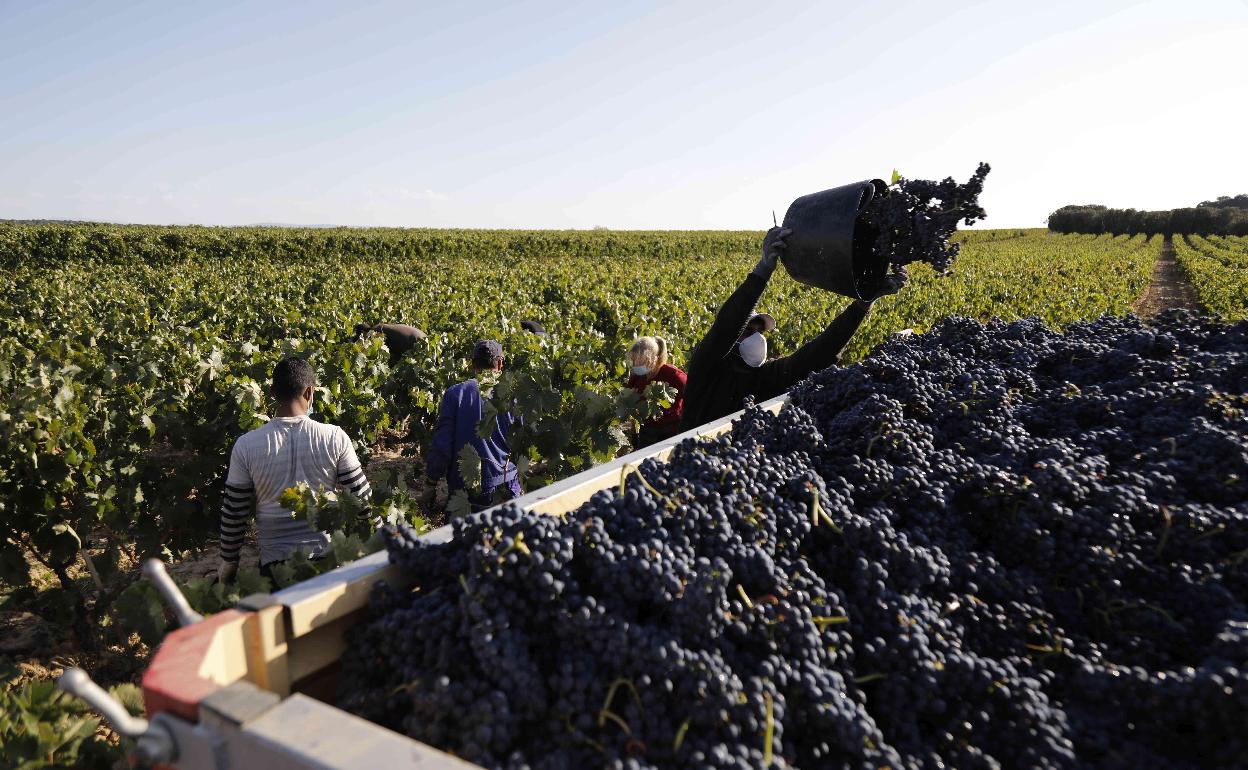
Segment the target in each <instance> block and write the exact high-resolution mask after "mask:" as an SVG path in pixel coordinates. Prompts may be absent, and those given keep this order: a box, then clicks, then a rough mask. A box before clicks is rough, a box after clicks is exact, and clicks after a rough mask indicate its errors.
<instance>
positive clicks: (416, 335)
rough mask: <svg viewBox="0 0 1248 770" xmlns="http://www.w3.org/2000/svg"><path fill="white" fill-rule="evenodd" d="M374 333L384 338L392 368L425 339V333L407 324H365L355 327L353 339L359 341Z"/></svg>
mask: <svg viewBox="0 0 1248 770" xmlns="http://www.w3.org/2000/svg"><path fill="white" fill-rule="evenodd" d="M370 332H376V333H378V334H381V335H383V336H384V337H385V338H386V347H387V348H389V350H390V365H391V366H394V365H395V364H397V363H398V362H399V360H400V359H402V358H403V355H404V354H405V353H407V351H409V350H411V349H412V348H414V347H416V343H417V342H421V341H423V340H424V339H425V333H424V332H423V331H421V330H420V329H417V328H416V327H415V326H408V325H407V324H377V325H371V324H365V323H360V324H356V325H355V336H354V338H353V339H357V340H358V339H360V338H362V337H363V336H364V335H365V334H369V333H370Z"/></svg>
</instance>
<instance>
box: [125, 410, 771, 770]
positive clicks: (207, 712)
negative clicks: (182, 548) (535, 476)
mask: <svg viewBox="0 0 1248 770" xmlns="http://www.w3.org/2000/svg"><path fill="white" fill-rule="evenodd" d="M787 402H788V397H787V396H780V397H778V398H774V399H771V400H770V401H766V402H764V403H763V404H761V405H760V406H761V407H762V408H764V409H767V410H769V411H771V412H773V413H775V412H779V411H780V408H781V407H782V406H783V405H784V404H785V403H787ZM741 414H742V413H741V412H736V413H734V414H731V415H729V416H727V417H724V418H722V419H719V420H715V421H713V422H710V423H707V424H705V425H702V426H700V427H698V428H694V429H693V430H690V431H686V432H685V433H681V434H680V435H677V436H675V437H673V438H671V439H668V440H666V441H663V442H661V443H659V444H656V445H653V446H650V447H647V448H645V449H641V450H638V451H636V452H633V453H631V454H628V455H625V456H624V457H620V458H617V459H615V460H613V461H611V462H609V463H604V464H602V465H599V466H596V467H594V468H591V469H589V470H586V471H584V472H582V473H578V474H576V475H575V476H571V477H569V478H567V479H564V480H563V481H560V482H558V483H555V484H551V485H549V486H547V487H543V488H541V489H538V490H535V491H533V492H530V493H528V494H526V495H523V496H521V497H519V498H517V499H515V500H514V501H511V503H509V504H515V505H519V506H520V507H522V508H523V509H525V510H528V511H533V512H536V513H546V514H561V513H565V512H567V511H570V510H573V509H575V508H576V507H578V506H580V505H581V504H582V503H584V502H585V501H587V500H589V499H590V497H592V496H593V495H594V493H596V492H598V491H601V490H603V489H607V488H609V487H612V486H614V485H616V484H618V483H619V481H620V478H621V477H622V475H623V474H624V473H626V472H627V470H628V469H629V468H631V467H635V466H637V465H639V464H640V463H642V462H643V461H645V460H648V459H656V460H659V461H664V460H666V459H667V457H668V456H669V455H670V454H671V452H672V450H673V449H674V448H675V447H676V445H677V444H679V443H680V442H681V441H683V440H685V439H688V438H697V437H713V436H717V435H719V434H721V433H724V432H726V431H728V430H729V429H730V428H731V426H732V423H733V422H734V421H735V420H736V419H737V418H738V417H740V416H741ZM450 537H451V527H450V526H449V525H448V526H444V527H440V528H438V529H436V530H434V531H432V532H430V533H428V534H426V535H425V536H424V538H423V539H425V540H427V541H431V542H445V541H446V540H449V539H450ZM378 580H385V581H387V582H389V583H391V584H392V585H396V586H402V585H403V584H404V582H405V581H404V580H403V578H402V576H401V575H400V573H399V571H398V570H397V569H396V568H394V567H392V566H391V565H390V563H389V559H388V556H387V554H386V553H385V552H384V551H382V552H379V553H375V554H371V555H369V556H367V557H365V558H363V559H359V560H357V561H354V562H352V563H350V564H346V565H343V566H342V567H339V568H338V569H335V570H333V571H331V572H327V573H325V574H324V575H319V576H317V577H315V578H312V579H311V580H305V581H303V582H302V583H298V584H296V585H293V586H290V587H289V588H286V589H284V590H281V591H278V592H276V593H274V594H271V595H270V594H259V595H255V596H250V597H247V598H246V599H244V600H243V601H242V602H240V603H239V605H238V608H236V609H232V610H227V611H225V612H221V613H218V614H216V615H213V616H211V617H209V618H207V619H205V620H204V621H202V622H200V623H196V624H194V625H189V626H186V627H183V628H180V629H178V630H176V631H174V632H172V633H170V634H168V635H167V636H166V637H165V640H164V642H163V643H162V644H161V646H160V648H159V649H157V651H156V653H155V654H154V655H153V656H152V662H151V664H150V665H149V666H148V669H147V671H146V672H145V673H144V676H143V693H144V704H145V707H146V711H147V713H148V715H149V717H150V718H151V719H152V724H153V726H154V727H158V728H159V729H161V730H163V731H166V732H168V733H169V734H170V735H171V736H172V739H173V743H174V744H175V745H176V754H177V756H176V757H171V758H165V759H164V760H163V761H166V762H168V761H172V762H173V763H174V764H176V766H177V767H179V768H184V770H209V769H210V768H211V770H226V769H232V768H241V767H264V768H265V770H284V769H285V768H291V769H292V770H294V769H296V768H299V769H303V768H327V769H328V768H334V769H335V770H337V769H338V768H341V769H342V770H346V769H347V768H358V767H365V766H376V767H379V768H380V767H387V768H389V767H421V768H448V769H451V768H455V769H463V768H470V767H475V765H470V764H468V763H465V762H463V761H462V760H459V759H456V758H455V757H452V756H450V755H448V754H444V753H442V752H439V751H437V750H435V749H433V748H431V747H429V746H426V745H424V744H422V743H419V742H417V741H414V740H411V739H410V738H407V737H406V736H403V735H399V734H398V733H395V732H392V731H390V730H387V729H385V728H382V727H380V726H378V725H374V724H372V723H370V722H366V721H364V720H361V719H359V718H356V717H354V716H352V715H350V714H347V713H346V712H343V711H341V710H339V709H336V708H334V707H333V706H332V705H329V704H328V703H325V702H322V701H323V700H329V699H331V698H332V696H333V689H334V688H333V686H334V679H335V676H336V671H337V662H338V659H339V658H340V657H341V656H342V652H343V650H344V648H345V642H344V639H343V634H344V633H345V631H346V630H347V629H348V628H349V627H350V626H351V625H352V624H353V623H354V622H356V621H357V620H358V619H359V616H360V614H361V613H363V612H364V611H365V610H366V609H367V606H368V595H369V593H370V591H371V589H372V586H373V585H374V584H375V583H376V582H377V581H378ZM309 696H312V697H309ZM318 698H319V699H318Z"/></svg>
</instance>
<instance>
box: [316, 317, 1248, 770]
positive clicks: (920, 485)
mask: <svg viewBox="0 0 1248 770" xmlns="http://www.w3.org/2000/svg"><path fill="white" fill-rule="evenodd" d="M1246 414H1248V323H1241V324H1239V325H1237V326H1221V325H1216V324H1213V323H1211V322H1208V321H1206V320H1204V319H1201V318H1199V317H1196V316H1192V315H1186V314H1171V315H1168V316H1163V317H1161V318H1160V319H1157V320H1155V321H1154V322H1153V324H1152V325H1150V326H1146V325H1144V324H1143V323H1142V322H1140V321H1139V320H1137V319H1133V318H1129V319H1115V318H1106V319H1102V320H1100V321H1097V322H1094V323H1090V324H1082V325H1076V326H1073V327H1071V328H1070V329H1068V330H1067V332H1066V333H1065V334H1058V333H1055V332H1053V331H1050V330H1048V329H1046V328H1045V327H1044V326H1043V325H1041V324H1039V323H1038V322H1034V321H1019V322H1015V323H1009V324H1007V323H1002V322H993V323H991V324H989V325H981V324H979V323H976V322H973V321H969V320H966V319H956V318H955V319H950V320H948V321H946V322H944V323H942V324H941V325H940V326H938V327H937V328H935V329H933V330H932V331H930V332H929V333H927V334H923V335H919V336H916V337H911V338H908V339H905V340H896V341H893V342H890V343H887V344H886V345H884V346H882V347H881V348H879V349H877V350H876V351H875V353H874V354H873V355H872V356H870V357H869V358H868V359H866V360H864V361H863V362H862V363H861V364H858V365H855V366H852V367H849V368H845V369H836V368H834V369H829V370H826V371H824V372H820V373H817V374H816V375H814V376H812V377H811V378H810V379H808V380H807V381H806V382H804V383H802V384H801V385H799V386H798V387H797V388H796V389H795V390H794V392H793V393H792V403H791V404H790V405H789V406H786V407H785V408H784V409H783V410H782V411H781V412H780V413H779V414H778V415H772V414H770V413H768V412H766V411H763V410H759V409H751V410H748V411H747V412H746V414H745V416H744V417H743V418H742V419H740V420H738V422H737V423H736V424H735V426H734V427H733V429H732V431H731V432H730V433H729V434H726V435H723V436H721V437H719V438H717V439H714V440H702V441H692V440H691V441H687V442H684V443H683V444H681V446H680V447H678V449H677V450H676V451H674V452H673V454H672V456H671V457H670V459H669V461H668V462H667V463H666V464H659V463H656V462H652V461H647V462H646V463H644V464H643V465H642V466H641V467H640V468H636V469H631V470H630V471H629V472H627V473H626V474H625V476H624V477H622V479H621V481H620V484H619V487H618V488H615V489H612V490H610V491H604V492H599V493H597V494H596V495H595V496H594V497H593V498H592V499H591V500H590V501H589V502H587V503H585V504H584V505H582V506H581V507H580V508H578V509H577V510H575V511H572V512H570V513H568V514H567V515H565V516H562V517H556V516H542V515H536V514H529V513H524V512H521V511H520V510H518V509H516V508H515V507H506V508H501V509H496V510H493V511H487V512H485V513H482V514H476V515H473V516H469V517H466V518H464V519H461V520H459V521H457V522H456V523H455V525H454V538H453V539H452V540H450V541H449V542H445V543H439V544H433V543H428V542H424V541H421V540H418V539H416V538H415V536H414V535H412V534H411V533H410V532H406V531H396V532H392V533H391V534H390V538H389V550H390V557H391V561H392V562H393V563H395V564H396V565H398V566H399V568H400V569H401V570H402V571H404V572H405V573H406V574H407V576H408V577H410V578H411V579H412V580H413V581H414V582H415V584H416V585H417V586H418V588H417V589H415V590H413V591H402V592H398V591H395V590H393V589H391V588H388V587H386V586H385V585H381V584H379V585H378V586H377V587H376V588H375V590H374V596H373V601H372V609H371V610H370V617H369V618H368V619H367V620H365V621H362V622H361V623H360V624H358V625H357V626H356V627H355V628H354V629H353V630H352V631H351V632H349V642H350V644H349V647H348V652H347V654H346V655H344V657H343V661H342V675H341V679H340V687H341V691H340V703H341V705H342V706H343V707H345V708H347V709H349V710H351V711H353V712H355V713H358V714H360V715H362V716H364V717H366V718H368V719H371V720H373V721H376V722H379V723H381V724H383V725H386V726H388V727H391V728H393V729H395V730H398V731H401V732H404V733H406V734H408V735H410V736H412V737H414V738H416V739H419V740H421V741H425V742H428V743H431V744H432V745H435V746H437V747H440V748H442V749H445V750H447V751H451V752H453V753H455V754H457V755H459V756H462V757H464V758H465V759H468V760H470V761H472V762H475V763H478V764H481V765H483V766H486V767H491V768H515V769H518V768H534V769H538V768H540V769H543V770H547V769H548V770H555V769H557V768H586V767H614V768H638V769H640V768H757V767H765V766H775V767H798V768H839V767H850V768H858V767H872V768H879V767H892V768H903V767H930V768H938V767H958V768H995V767H1040V768H1044V767H1052V768H1067V767H1070V768H1074V767H1103V768H1128V767H1131V768H1136V767H1149V768H1156V767H1179V768H1185V767H1191V768H1196V767H1232V766H1242V765H1243V762H1244V757H1245V756H1248V729H1245V728H1246V724H1245V721H1246V720H1248V418H1246Z"/></svg>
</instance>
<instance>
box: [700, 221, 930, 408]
mask: <svg viewBox="0 0 1248 770" xmlns="http://www.w3.org/2000/svg"><path fill="white" fill-rule="evenodd" d="M790 232H791V231H790V230H788V229H782V228H779V227H773V228H772V229H771V230H768V231H767V237H766V238H764V239H763V255H762V258H761V259H759V261H758V264H757V265H755V266H754V269H753V270H751V271H750V274H749V275H748V276H746V278H745V281H744V282H742V284H741V285H740V286H738V287H737V290H736V291H734V292H733V293H732V296H730V297H729V298H728V300H727V301H726V302H724V304H723V306H722V307H720V309H719V312H718V313H717V314H716V315H715V321H714V322H713V323H712V324H711V328H710V329H709V330H708V331H707V332H706V336H705V337H703V338H702V341H701V342H699V343H698V345H697V347H695V348H694V349H693V353H691V354H690V356H689V361H688V370H689V377H688V381H687V383H686V385H685V404H684V409H683V410H682V414H681V422H680V429H681V430H689V429H691V428H696V427H698V426H699V425H703V424H705V423H708V422H710V421H711V420H716V419H718V418H720V417H723V416H725V415H728V414H732V413H733V412H735V411H737V410H738V409H740V408H741V407H742V405H743V402H744V401H745V399H746V398H747V397H752V398H754V399H755V400H756V401H764V400H766V399H769V398H774V397H775V396H778V395H780V394H781V393H784V392H786V391H788V389H789V388H791V387H793V386H794V385H796V384H797V383H798V382H800V381H801V380H803V379H805V378H806V377H807V376H808V375H809V374H810V373H811V372H815V371H819V370H821V369H826V368H828V367H829V366H832V365H833V364H835V363H836V360H837V358H838V357H839V356H840V354H841V351H842V350H843V349H844V348H845V345H846V343H848V342H849V340H850V338H851V337H853V336H854V332H856V331H857V330H858V327H859V326H860V325H861V324H862V322H863V320H864V319H865V318H866V317H867V313H868V312H869V311H870V309H871V303H872V302H874V301H875V300H876V299H878V298H880V297H883V296H885V295H888V294H896V293H897V292H898V291H900V290H901V288H902V287H903V286H905V284H906V279H907V278H906V274H905V272H904V270H901V271H897V272H893V273H889V275H888V276H887V277H886V278H885V279H884V280H883V281H882V282H881V283H880V286H879V287H878V288H877V290H876V292H875V293H874V295H873V296H872V297H871V298H870V299H865V300H861V299H860V300H855V301H854V302H853V303H852V304H851V305H850V306H849V307H848V308H846V309H845V310H844V311H842V312H841V314H840V315H838V316H837V317H836V318H834V319H832V322H831V323H830V324H828V326H827V328H826V329H824V330H823V331H822V332H821V333H820V334H819V336H817V337H815V338H814V339H813V340H810V341H809V342H807V343H806V344H805V345H802V346H801V347H800V348H798V349H797V350H796V351H794V352H793V354H792V355H789V356H784V357H782V358H775V359H772V360H770V361H768V360H767V340H766V338H765V337H764V336H763V335H764V334H765V333H766V332H768V331H771V329H772V328H774V327H775V320H774V319H772V318H771V316H769V315H766V314H757V315H756V314H754V307H755V306H756V305H757V304H758V300H759V297H761V296H762V295H763V290H764V289H766V288H767V282H768V281H769V280H771V274H772V273H774V272H775V270H776V264H777V263H778V262H779V259H780V254H781V253H782V252H783V251H784V249H785V247H786V244H785V241H784V239H785V238H787V237H788V235H789V233H790Z"/></svg>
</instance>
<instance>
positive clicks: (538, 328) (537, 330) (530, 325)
mask: <svg viewBox="0 0 1248 770" xmlns="http://www.w3.org/2000/svg"><path fill="white" fill-rule="evenodd" d="M520 328H521V329H524V330H525V331H526V332H529V333H531V334H536V335H537V336H539V337H545V336H546V328H545V327H543V326H542V325H541V324H540V323H539V322H537V321H534V320H533V319H532V318H526V319H524V320H523V321H521V322H520Z"/></svg>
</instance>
